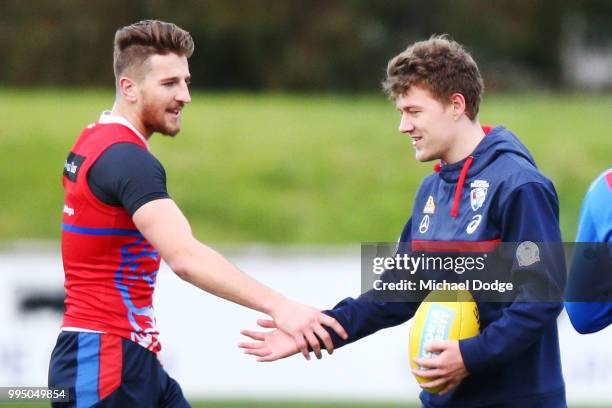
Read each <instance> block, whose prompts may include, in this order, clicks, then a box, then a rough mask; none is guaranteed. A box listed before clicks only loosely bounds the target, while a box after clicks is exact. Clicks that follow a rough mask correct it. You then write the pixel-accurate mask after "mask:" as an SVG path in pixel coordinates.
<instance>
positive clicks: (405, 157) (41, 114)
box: [0, 89, 612, 244]
mask: <svg viewBox="0 0 612 408" xmlns="http://www.w3.org/2000/svg"><path fill="white" fill-rule="evenodd" d="M112 101H113V93H112V92H109V91H103V90H55V89H46V90H14V89H0V111H1V112H3V117H4V118H5V119H4V120H3V126H2V127H3V130H2V135H1V136H0V185H1V186H2V189H3V194H2V207H1V208H2V209H1V210H0V240H2V241H10V240H17V239H57V238H59V224H60V219H61V211H62V206H63V203H62V191H61V172H62V166H63V163H64V159H65V157H66V155H67V152H68V150H69V148H70V146H71V145H72V143H73V141H74V139H75V138H76V136H77V135H78V133H79V132H80V131H81V129H82V128H83V127H84V126H85V125H87V124H88V123H91V122H93V121H95V120H96V118H97V117H98V115H99V113H100V112H101V111H102V110H104V109H108V108H110V107H111V105H112ZM193 101H194V102H193V103H192V104H191V105H189V106H188V107H187V109H186V110H185V112H184V117H183V131H182V132H181V133H180V134H179V135H178V136H177V137H176V140H171V139H170V138H167V137H162V136H160V135H155V136H154V137H153V138H152V142H151V146H152V151H153V152H154V154H155V155H156V156H157V157H158V158H159V159H160V161H161V162H162V163H163V164H164V166H165V168H166V172H167V176H168V189H169V191H170V194H171V195H172V197H173V198H174V199H175V200H176V201H177V202H178V204H179V206H180V207H181V208H182V209H183V211H184V212H185V213H186V215H187V217H188V218H189V219H190V221H191V223H192V226H193V229H194V232H195V234H196V236H197V237H199V238H200V239H202V240H203V241H204V242H208V243H245V242H267V243H274V244H304V243H314V244H328V243H333V244H341V243H358V242H362V241H370V242H373V241H394V240H395V239H396V238H397V236H398V235H399V232H400V231H401V228H402V226H403V224H404V222H405V221H406V219H407V217H408V215H409V214H410V212H411V207H412V200H413V197H414V193H415V190H416V188H417V186H418V185H419V184H420V181H421V180H422V178H423V177H424V176H425V175H427V174H428V173H430V172H431V167H432V164H431V163H418V162H416V161H415V160H414V156H413V152H412V147H411V144H410V141H409V139H408V138H407V137H406V136H403V135H401V134H399V133H398V132H397V126H398V119H399V117H398V115H397V113H396V112H395V110H394V108H393V106H392V104H391V103H390V102H389V101H387V100H386V99H385V98H384V96H382V95H343V96H333V95H299V94H291V95H285V94H211V93H202V92H195V93H194V95H193ZM610 106H612V96H611V95H579V94H578V95H574V94H558V93H553V94H543V93H526V94H518V93H517V94H503V95H491V96H489V95H487V96H486V97H485V100H484V103H483V105H482V107H481V122H482V123H487V124H503V125H505V126H506V127H508V128H510V129H511V130H513V131H514V132H515V133H516V134H517V135H518V136H519V138H521V139H522V141H523V142H524V143H525V144H526V145H527V147H528V148H529V149H530V150H531V152H532V154H533V155H534V157H535V159H536V161H537V162H538V165H539V167H540V169H541V170H542V171H543V173H544V174H545V175H547V176H548V177H550V178H551V179H552V180H553V182H554V183H555V186H556V188H557V191H558V193H559V196H560V200H561V226H562V232H563V235H564V239H565V240H566V241H571V240H573V237H574V234H575V230H576V222H577V219H578V213H579V209H580V202H581V200H582V197H583V196H584V193H585V192H586V190H587V188H588V185H589V183H590V182H591V180H592V179H593V178H594V177H595V176H596V175H597V174H599V173H600V172H601V171H602V170H603V169H605V168H607V167H609V166H610V165H611V163H610V158H611V157H612V144H611V143H610V135H611V132H612V115H611V114H610ZM535 221H536V222H537V220H535Z"/></svg>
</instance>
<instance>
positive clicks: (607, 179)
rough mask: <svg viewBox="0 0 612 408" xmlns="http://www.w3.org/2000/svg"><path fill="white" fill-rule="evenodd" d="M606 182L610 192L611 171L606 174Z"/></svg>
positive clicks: (611, 186)
mask: <svg viewBox="0 0 612 408" xmlns="http://www.w3.org/2000/svg"><path fill="white" fill-rule="evenodd" d="M606 181H607V182H608V188H609V189H610V190H612V171H610V172H608V174H606Z"/></svg>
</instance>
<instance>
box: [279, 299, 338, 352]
mask: <svg viewBox="0 0 612 408" xmlns="http://www.w3.org/2000/svg"><path fill="white" fill-rule="evenodd" d="M270 316H272V318H273V319H274V324H275V327H277V328H278V329H280V330H282V331H284V332H285V333H287V334H288V335H290V336H291V337H292V338H293V341H294V342H295V345H296V347H297V348H298V350H299V351H301V352H302V354H303V355H304V358H306V359H307V360H310V354H309V350H308V346H309V345H310V347H311V348H312V351H314V353H315V355H316V356H317V358H321V357H322V355H321V343H320V342H319V339H321V341H322V342H323V344H324V345H325V348H326V349H327V352H328V353H329V354H331V353H333V351H334V344H333V342H332V339H331V336H330V335H329V333H328V332H327V330H325V328H324V327H323V326H327V327H330V328H331V329H332V330H334V331H335V332H336V333H337V334H338V336H340V337H341V338H342V339H344V340H346V339H347V338H348V334H347V333H346V330H344V327H342V325H340V323H338V321H337V320H336V319H334V318H333V317H330V316H328V315H326V314H324V313H321V311H320V310H318V309H315V308H314V307H311V306H307V305H304V304H301V303H298V302H295V301H292V300H289V299H283V300H282V301H281V302H279V304H277V305H276V306H275V307H274V308H273V309H272V311H271V312H270ZM317 336H318V338H317Z"/></svg>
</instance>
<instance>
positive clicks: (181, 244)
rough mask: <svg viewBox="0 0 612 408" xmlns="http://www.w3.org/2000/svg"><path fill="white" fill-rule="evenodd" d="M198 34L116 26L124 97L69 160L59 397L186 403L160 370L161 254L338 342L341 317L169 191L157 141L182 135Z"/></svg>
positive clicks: (236, 297)
mask: <svg viewBox="0 0 612 408" xmlns="http://www.w3.org/2000/svg"><path fill="white" fill-rule="evenodd" d="M193 48H194V45H193V40H192V38H191V36H190V35H189V33H188V32H187V31H185V30H183V29H181V28H179V27H177V26H176V25H174V24H171V23H166V22H161V21H154V20H147V21H141V22H138V23H135V24H132V25H130V26H127V27H123V28H121V29H119V30H118V31H117V33H116V35H115V44H114V73H115V78H116V99H115V104H114V106H113V108H112V111H110V112H104V113H103V114H102V116H101V117H100V119H99V120H98V121H97V122H96V123H93V124H91V125H89V126H87V128H86V129H84V130H83V132H82V133H81V135H80V136H79V138H78V139H77V141H76V143H75V144H74V146H73V147H72V148H71V149H70V153H69V155H68V158H67V159H66V162H65V163H64V174H63V185H64V192H65V196H64V197H65V201H64V208H63V220H62V257H63V263H64V271H65V288H66V300H65V305H66V311H65V314H64V321H63V324H62V331H61V333H60V335H59V337H58V340H57V344H56V346H55V348H54V350H53V353H52V356H51V362H50V367H49V386H50V387H61V388H67V389H69V391H70V395H71V401H70V402H69V403H61V404H59V403H58V406H75V407H89V406H93V405H95V406H100V407H102V406H104V407H107V406H108V407H110V406H112V407H183V406H188V405H189V404H188V403H187V401H186V399H185V397H184V396H183V394H182V391H181V389H180V387H179V385H178V384H177V383H176V381H174V380H173V379H172V378H170V377H169V376H168V374H167V373H166V372H165V370H164V369H163V368H162V367H161V365H160V363H159V361H158V359H157V352H158V351H159V350H160V348H161V345H160V343H159V339H158V335H159V332H158V329H157V325H156V321H155V314H154V310H153V303H152V299H153V291H154V289H155V282H156V277H157V272H158V270H159V266H160V262H161V259H162V258H163V259H164V260H165V261H166V262H167V264H168V265H169V266H170V268H171V269H172V270H173V271H174V272H175V273H176V274H177V275H178V276H179V277H180V278H182V279H184V280H186V281H187V282H189V283H191V284H193V285H195V286H197V287H199V288H201V289H203V290H205V291H207V292H210V293H212V294H214V295H217V296H220V297H222V298H225V299H228V300H230V301H232V302H235V303H238V304H241V305H244V306H246V307H249V308H252V309H255V310H258V311H261V312H264V313H266V314H268V315H270V316H271V317H272V318H274V319H275V320H276V321H277V323H278V325H279V327H280V328H281V329H282V330H284V331H285V332H286V333H287V334H288V335H290V336H291V337H292V338H293V339H294V340H295V341H296V342H297V344H299V347H301V349H302V350H303V353H304V355H305V357H309V352H308V348H309V346H310V347H312V348H314V349H315V352H316V353H317V356H320V353H321V346H320V341H319V340H320V339H321V340H323V342H324V344H325V347H326V348H327V350H328V352H331V351H332V350H333V344H332V342H331V337H330V335H329V334H328V332H327V331H326V330H325V328H324V326H325V327H330V328H332V329H333V330H337V332H338V334H339V335H341V336H344V337H345V336H346V333H345V331H344V329H343V328H342V326H340V325H339V324H338V322H336V321H335V319H334V318H332V317H330V316H328V315H325V314H323V313H321V312H320V311H318V310H316V309H314V308H311V307H309V306H306V305H302V304H299V303H297V302H294V301H291V300H289V299H287V298H285V297H283V296H282V295H280V294H279V293H277V292H275V291H273V290H271V289H270V288H268V287H266V286H264V285H262V284H260V283H259V282H257V281H255V280H254V279H252V278H250V277H249V276H247V275H246V274H244V273H242V272H241V271H240V270H238V269H237V268H236V267H235V266H234V265H232V264H231V263H230V262H228V261H227V260H226V259H225V258H224V257H222V256H221V255H220V254H219V253H217V252H215V251H214V250H213V249H211V248H209V247H208V246H206V245H204V244H202V243H201V242H199V241H198V240H197V239H196V238H194V237H193V235H192V233H191V228H190V226H189V222H188V221H187V219H186V218H185V217H184V215H183V214H182V212H181V211H180V209H179V208H178V206H177V205H176V204H175V203H174V201H173V200H172V199H171V198H170V196H169V194H168V192H167V189H166V175H165V171H164V168H163V167H162V165H161V164H160V163H159V161H157V159H155V157H154V156H153V155H152V154H151V153H150V151H149V146H148V139H149V138H150V137H151V136H152V135H153V133H155V132H158V133H161V134H164V135H168V136H175V135H176V134H177V133H178V132H179V130H180V125H181V113H182V110H183V108H184V107H185V105H186V104H188V103H189V102H190V101H191V97H190V93H189V88H188V86H189V81H190V78H191V76H190V73H189V66H188V62H187V59H188V58H189V57H190V56H191V54H192V52H193Z"/></svg>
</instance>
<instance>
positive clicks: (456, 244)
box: [412, 239, 501, 252]
mask: <svg viewBox="0 0 612 408" xmlns="http://www.w3.org/2000/svg"><path fill="white" fill-rule="evenodd" d="M500 242H501V239H492V240H490V241H419V240H413V241H412V250H413V251H422V252H491V251H494V250H495V249H496V248H497V247H498V246H499V244H500Z"/></svg>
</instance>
